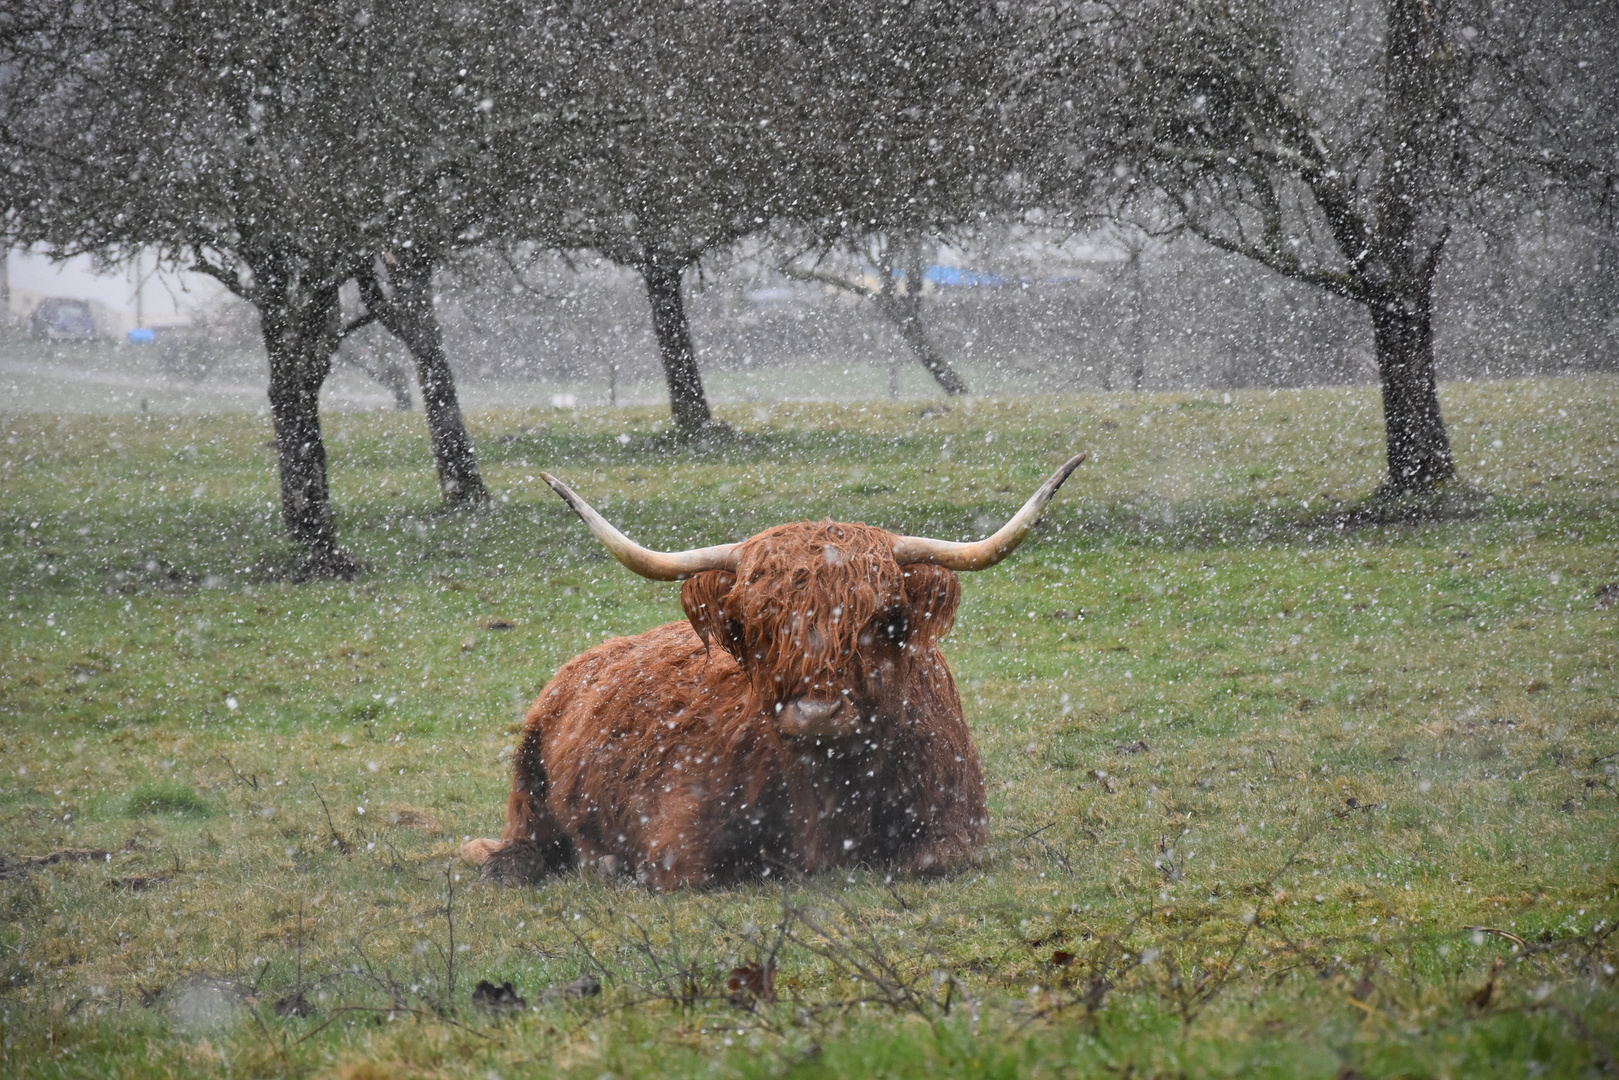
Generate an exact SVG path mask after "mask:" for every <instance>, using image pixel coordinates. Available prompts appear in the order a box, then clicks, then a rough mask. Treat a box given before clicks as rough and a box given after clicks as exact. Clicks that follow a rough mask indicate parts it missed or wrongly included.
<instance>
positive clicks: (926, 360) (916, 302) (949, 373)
mask: <svg viewBox="0 0 1619 1080" xmlns="http://www.w3.org/2000/svg"><path fill="white" fill-rule="evenodd" d="M898 246H899V247H900V248H901V255H902V257H903V259H904V263H905V266H904V269H905V291H904V292H903V293H901V292H899V291H898V290H896V289H895V288H894V259H893V255H892V250H891V249H887V250H885V251H884V254H885V255H886V256H888V257H887V258H885V259H884V260H883V266H882V271H881V272H882V275H883V280H882V287H881V289H880V290H879V291H878V292H877V293H876V294H875V295H874V296H873V297H872V299H873V300H875V301H876V303H877V307H878V309H879V310H880V311H881V312H882V313H883V314H884V315H886V316H887V317H888V320H889V321H890V322H892V323H893V324H894V327H895V329H897V330H898V331H899V336H900V339H901V340H902V341H904V342H905V346H906V348H908V349H910V350H911V352H913V353H915V354H916V359H917V360H918V361H920V362H921V364H922V366H923V367H924V368H926V369H927V372H928V374H929V375H932V376H933V377H934V378H935V379H936V380H938V383H939V385H940V386H941V387H943V389H944V392H945V393H946V394H949V395H951V396H952V397H953V396H955V395H957V394H965V393H966V392H967V384H966V383H965V382H962V380H961V376H960V375H957V374H956V371H955V369H954V368H952V367H951V366H950V365H949V364H948V363H947V362H946V361H945V359H944V357H942V356H940V355H939V353H938V351H937V350H935V349H934V347H933V343H932V342H931V341H929V340H928V335H927V330H926V329H924V327H923V326H922V270H923V268H922V243H921V241H920V240H916V239H914V238H906V239H904V240H901V241H899V242H898Z"/></svg>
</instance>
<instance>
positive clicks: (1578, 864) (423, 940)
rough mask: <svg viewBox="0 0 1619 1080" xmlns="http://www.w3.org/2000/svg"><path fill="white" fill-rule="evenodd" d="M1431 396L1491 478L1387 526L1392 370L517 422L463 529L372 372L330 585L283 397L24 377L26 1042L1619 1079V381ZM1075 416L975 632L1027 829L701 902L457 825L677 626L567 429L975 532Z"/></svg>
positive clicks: (997, 770) (721, 1070)
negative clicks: (125, 408)
mask: <svg viewBox="0 0 1619 1080" xmlns="http://www.w3.org/2000/svg"><path fill="white" fill-rule="evenodd" d="M1442 398H1443V403H1444V406H1445V409H1446V414H1447V418H1448V420H1449V422H1450V425H1451V434H1452V438H1453V441H1454V444H1455V447H1456V451H1457V456H1458V461H1459V465H1460V468H1461V472H1462V475H1463V477H1464V478H1465V481H1466V482H1467V483H1468V484H1470V485H1472V486H1473V487H1474V488H1476V489H1478V491H1480V492H1482V493H1484V495H1485V496H1486V497H1483V498H1479V499H1476V500H1474V501H1473V502H1474V504H1475V508H1474V510H1473V511H1472V512H1469V513H1458V514H1456V515H1454V516H1452V517H1450V518H1448V519H1446V520H1441V521H1437V522H1431V523H1428V524H1423V525H1374V526H1355V525H1348V526H1346V525H1345V519H1344V512H1345V511H1346V510H1349V509H1352V508H1353V507H1355V506H1356V505H1357V504H1359V503H1360V502H1361V501H1362V500H1364V499H1365V498H1366V497H1367V496H1368V495H1369V494H1370V493H1371V491H1372V490H1373V488H1374V487H1375V486H1376V484H1377V483H1378V481H1379V480H1380V479H1381V474H1382V467H1383V457H1382V453H1383V450H1382V441H1381V440H1382V425H1381V418H1380V409H1379V403H1378V399H1377V395H1376V392H1375V390H1374V389H1371V388H1351V389H1327V390H1311V391H1302V392H1280V393H1269V392H1263V391H1254V392H1242V393H1233V394H1230V395H1224V394H1221V393H1218V392H1213V393H1199V394H1153V395H1146V394H1143V395H1129V394H1116V395H1096V396H1070V397H1059V398H1040V399H1007V400H993V399H984V398H979V399H972V400H968V401H965V402H961V403H958V404H953V405H952V406H951V407H950V408H949V409H947V410H946V409H942V407H940V406H932V407H924V406H923V405H922V404H921V403H893V402H883V403H870V404H864V405H862V404H846V405H776V406H762V405H761V406H755V405H737V406H733V407H728V408H726V409H722V410H721V411H722V413H723V414H724V415H725V418H726V419H727V420H728V421H729V422H730V423H731V424H732V425H733V426H735V427H736V428H737V429H738V430H739V432H740V433H741V436H740V437H739V439H738V440H736V442H735V443H734V444H733V445H731V446H729V447H728V448H727V449H725V450H723V451H715V450H708V451H698V450H681V451H674V452H670V451H667V450H664V449H660V444H659V443H657V442H655V441H654V439H653V436H654V435H655V434H656V433H657V432H658V431H659V430H661V421H660V419H659V417H658V415H657V414H656V412H655V411H653V410H639V411H636V410H621V411H617V412H607V411H590V410H581V411H578V412H572V411H569V412H563V411H555V410H529V411H504V412H502V411H491V412H482V413H475V414H473V415H472V417H471V422H472V425H473V428H474V433H475V436H476V438H477V442H478V449H479V453H480V458H481V461H482V464H483V467H484V471H485V476H486V479H487V480H488V481H489V483H490V486H491V489H492V490H493V491H495V492H496V495H497V505H496V507H495V508H494V509H493V510H492V511H490V512H487V513H479V514H470V515H469V514H450V513H446V512H443V511H442V510H440V509H439V507H438V498H437V492H436V487H435V484H434V480H433V475H432V467H431V462H430V459H429V457H428V453H427V446H426V438H425V434H424V432H423V430H422V421H421V417H420V414H419V413H417V414H407V415H400V414H393V413H350V414H343V415H334V416H331V417H330V418H329V420H328V424H327V435H328V443H329V449H330V452H331V470H332V480H333V490H334V497H335V502H336V506H337V508H338V513H339V523H340V530H341V533H342V536H343V539H344V542H345V543H346V544H347V545H348V547H349V549H350V551H351V552H353V553H354V554H355V555H356V556H357V557H358V558H359V559H360V560H361V561H362V562H363V563H364V564H365V566H366V568H367V572H366V573H365V574H364V575H363V577H361V578H360V579H359V580H357V581H354V582H345V583H337V582H314V583H299V582H298V581H296V580H295V578H296V574H294V573H292V570H293V569H294V568H295V567H296V565H297V559H296V554H295V552H293V551H292V550H291V549H290V548H289V547H288V546H287V545H286V544H285V542H284V541H283V540H282V539H281V536H280V531H279V528H278V514H277V505H276V489H275V476H274V464H273V456H272V452H271V450H270V449H269V448H268V447H267V445H266V443H267V439H268V437H269V426H268V421H267V420H266V419H265V418H263V417H259V416H251V415H235V416H178V415H159V414H156V413H152V414H147V415H141V414H138V413H137V414H126V415H118V416H111V417H96V416H86V415H78V416H53V415H19V414H6V415H0V429H3V440H4V441H3V442H0V595H3V597H4V605H3V606H4V612H3V616H0V854H3V855H4V857H5V861H4V863H3V864H0V1072H4V1073H5V1074H6V1075H10V1076H17V1077H43V1076H84V1077H100V1076H113V1075H117V1076H130V1077H145V1076H153V1077H157V1076H163V1077H169V1076H220V1075H229V1076H238V1077H257V1076H300V1077H302V1076H336V1077H346V1078H350V1080H363V1078H380V1077H478V1078H483V1077H497V1076H504V1077H512V1076H551V1075H558V1076H570V1077H572V1076H578V1077H589V1078H598V1077H602V1076H607V1075H611V1076H615V1077H627V1076H644V1075H659V1076H662V1075H694V1076H715V1077H733V1076H734V1077H755V1076H790V1077H804V1078H809V1077H821V1076H829V1077H830V1076H847V1075H869V1076H894V1077H902V1076H903V1077H929V1078H935V1077H943V1076H979V1075H993V1076H1004V1077H1023V1076H1031V1077H1032V1076H1070V1075H1072V1076H1091V1075H1118V1076H1132V1077H1143V1076H1165V1077H1168V1076H1174V1077H1182V1076H1186V1077H1220V1076H1275V1077H1322V1078H1341V1080H1347V1078H1350V1077H1381V1076H1433V1077H1440V1076H1448V1077H1456V1078H1461V1077H1493V1076H1501V1077H1509V1076H1510V1077H1523V1076H1586V1075H1592V1074H1596V1073H1599V1072H1601V1071H1604V1070H1609V1071H1611V1070H1612V1069H1614V1068H1615V1067H1619V1063H1616V1060H1615V1057H1616V1054H1619V983H1616V976H1615V965H1616V964H1619V937H1615V936H1611V935H1612V934H1613V930H1614V927H1615V925H1616V923H1619V861H1616V859H1615V854H1614V846H1615V840H1616V839H1619V792H1616V786H1615V785H1616V772H1619V678H1616V673H1615V646H1616V641H1615V620H1616V618H1619V587H1614V586H1615V583H1616V582H1619V545H1616V541H1619V503H1616V497H1619V379H1615V378H1611V377H1598V378H1588V379H1581V380H1536V381H1521V382H1498V383H1484V384H1471V385H1462V384H1453V385H1447V386H1445V387H1443V389H1442ZM1079 449H1084V450H1088V451H1090V453H1091V455H1092V457H1091V460H1090V461H1089V462H1087V463H1086V464H1085V465H1083V466H1082V467H1081V468H1080V470H1079V471H1078V472H1077V473H1076V474H1075V475H1074V477H1073V478H1072V479H1071V480H1070V481H1069V483H1068V485H1067V486H1066V487H1065V488H1064V490H1063V491H1062V493H1061V494H1060V495H1059V496H1058V498H1057V501H1056V502H1055V503H1054V504H1053V506H1052V508H1051V510H1050V511H1049V513H1048V514H1047V517H1046V520H1045V522H1044V523H1043V524H1042V526H1041V527H1040V528H1039V530H1038V531H1037V533H1036V534H1035V535H1034V536H1033V537H1031V539H1030V540H1029V541H1028V542H1027V543H1026V544H1025V545H1024V547H1023V548H1022V549H1021V550H1019V552H1018V553H1017V554H1016V555H1014V556H1013V557H1012V558H1011V559H1009V560H1008V561H1007V562H1005V563H1003V564H1002V565H1001V566H999V567H996V568H994V569H992V570H989V571H985V572H981V573H977V574H972V575H967V576H965V577H964V579H963V591H964V600H963V603H962V608H961V612H960V614H959V617H958V621H957V625H956V630H955V633H954V634H953V636H952V637H951V638H950V639H949V640H948V641H947V643H946V653H947V655H948V657H949V659H950V662H951V665H952V668H953V670H954V671H955V673H956V677H957V681H958V685H959V687H960V690H961V694H962V698H963V702H964V704H965V707H966V711H967V716H968V720H969V722H970V724H971V726H972V729H973V733H974V737H975V739H976V740H977V742H978V745H979V747H980V750H981V751H982V754H983V758H984V766H985V771H986V774H987V777H988V780H989V784H990V813H991V829H992V833H993V841H992V843H991V845H990V848H989V850H988V851H987V853H986V855H985V857H984V859H983V861H982V863H981V865H978V866H975V867H971V868H968V869H965V870H962V871H960V872H957V873H954V874H952V875H950V876H947V877H940V878H924V879H906V878H896V879H893V880H889V879H888V878H887V877H886V876H885V875H884V874H883V873H882V872H881V871H880V870H877V869H873V870H861V871H855V872H847V873H838V874H832V875H827V876H823V877H820V878H816V879H812V880H807V881H796V882H789V883H785V884H783V883H779V882H772V881H761V882H759V883H757V884H754V885H749V886H745V887H739V888H733V889H725V890H716V891H709V892H682V893H677V894H673V895H667V896H665V895H656V894H653V893H649V892H648V891H646V890H645V889H644V888H642V887H640V886H637V885H635V884H634V883H633V882H629V881H624V880H604V879H602V878H599V877H597V876H594V875H590V874H570V875H566V876H561V877H558V878H556V879H553V880H552V881H550V882H548V883H546V884H544V885H542V886H540V887H532V888H530V887H521V888H519V887H504V886H493V885H485V884H482V883H480V882H479V881H478V880H477V877H476V874H474V873H470V872H466V868H465V867H463V866H461V865H460V864H459V863H457V862H456V861H455V860H454V853H455V850H456V848H457V846H458V845H459V844H460V842H461V841H462V839H463V838H464V837H467V836H475V835H485V836H490V835H498V833H497V830H498V829H499V827H500V823H501V818H502V813H503V803H504V797H505V791H506V787H507V783H508V768H509V755H510V752H511V749H512V745H513V740H514V734H515V732H516V730H517V727H516V725H517V723H518V721H519V719H520V717H521V715H522V712H523V711H524V709H525V708H526V706H527V704H528V702H529V701H531V700H532V698H533V697H534V696H535V694H536V693H537V692H538V691H539V690H540V689H541V687H542V686H543V685H544V683H545V680H546V679H547V678H548V677H549V676H550V674H551V673H552V672H553V671H554V670H555V669H556V667H557V666H558V665H560V664H561V663H562V662H563V661H565V660H566V659H567V658H569V657H570V656H572V655H574V654H575V653H577V652H579V651H581V650H583V649H585V648H587V647H589V646H591V645H592V644H594V643H597V642H599V641H601V640H603V639H604V638H606V637H610V636H614V635H619V634H628V633H635V632H639V631H641V630H644V629H647V628H649V627H652V626H654V625H657V624H659V623H662V622H666V621H669V620H671V619H675V618H679V617H680V608H679V603H678V589H677V587H676V586H674V585H670V584H655V583H652V582H647V581H643V580H641V579H639V578H636V577H634V576H633V575H631V574H629V573H628V572H627V571H624V570H622V569H621V568H619V567H618V566H617V565H616V564H615V563H612V562H610V561H609V560H608V559H607V557H606V555H605V554H604V553H603V552H602V551H601V550H600V549H599V548H597V547H596V546H595V544H594V542H593V541H592V540H591V539H590V538H589V536H588V534H586V533H585V531H584V530H583V528H582V527H581V526H580V525H579V524H578V522H577V521H576V519H574V518H573V516H572V514H571V513H570V512H568V511H567V509H566V508H565V507H564V506H563V505H562V503H561V502H560V501H559V500H558V499H557V498H556V497H555V496H554V495H553V494H552V493H551V492H550V491H549V489H547V488H546V487H545V485H544V483H543V482H541V481H540V479H539V477H538V473H539V471H540V470H541V469H546V470H549V471H554V472H556V473H557V474H559V475H561V476H562V477H564V478H565V479H567V480H568V481H569V482H570V483H572V484H573V486H574V487H575V488H576V489H577V490H578V491H579V492H580V493H581V494H582V495H583V496H584V497H585V498H587V499H589V500H591V501H592V502H593V503H594V505H596V507H597V508H598V509H600V510H602V511H603V513H605V514H606V515H607V516H608V517H610V518H611V519H613V520H614V521H615V522H616V523H617V524H618V525H619V526H620V527H621V528H623V529H624V531H625V532H626V533H628V534H629V535H631V536H633V537H635V538H636V539H638V540H641V541H642V542H644V543H647V544H649V545H651V546H654V547H665V548H669V547H687V546H695V545H699V544H707V543H717V542H721V541H727V540H735V539H740V538H741V537H744V536H746V535H749V534H751V533H753V532H756V531H758V530H760V529H762V528H764V527H766V526H768V525H771V524H774V523H776V522H779V521H784V520H794V519H802V518H819V517H822V516H830V517H832V518H836V519H843V520H857V521H867V522H870V523H873V524H879V525H883V526H885V527H889V528H893V529H895V530H897V531H903V532H912V533H927V534H931V535H935V536H941V537H946V538H963V537H968V536H977V535H981V534H982V533H983V532H984V531H985V530H987V529H990V528H993V527H995V526H996V525H998V524H999V523H1000V521H1002V520H1003V519H1004V518H1005V517H1006V516H1007V515H1009V514H1010V513H1011V512H1012V511H1013V510H1014V509H1015V508H1016V507H1017V506H1018V505H1019V504H1020V503H1021V502H1022V501H1023V499H1024V498H1026V497H1027V495H1028V494H1029V492H1030V491H1032V490H1033V489H1034V487H1035V486H1036V485H1037V484H1038V483H1039V482H1040V481H1041V480H1042V479H1043V478H1044V477H1045V476H1046V475H1047V474H1048V473H1049V471H1050V470H1051V469H1052V468H1054V467H1055V466H1056V465H1057V464H1059V463H1060V462H1061V461H1062V460H1063V459H1064V458H1065V457H1066V456H1067V455H1068V454H1069V453H1070V452H1072V451H1075V450H1079ZM1461 502H1462V501H1458V505H1460V504H1461ZM1604 589H1607V591H1604ZM587 977H588V978H587ZM484 980H487V981H488V982H489V983H491V984H495V985H499V984H504V983H507V982H510V983H511V984H512V988H513V991H514V993H515V994H516V995H518V996H520V997H521V998H523V999H524V1002H523V1003H522V1004H521V1005H520V1006H519V1005H517V1003H515V1002H508V1003H507V1004H506V1006H505V1007H503V1006H502V1004H501V1003H500V1002H495V1003H493V1004H490V1003H488V1002H487V1001H485V1000H484V999H485V998H486V997H487V996H488V995H487V994H483V993H476V988H477V987H478V984H479V983H480V982H481V981H484ZM592 981H593V982H592ZM592 985H599V986H600V988H601V989H600V992H599V993H585V992H581V991H583V990H589V989H590V987H591V986H592ZM475 998H476V1000H475Z"/></svg>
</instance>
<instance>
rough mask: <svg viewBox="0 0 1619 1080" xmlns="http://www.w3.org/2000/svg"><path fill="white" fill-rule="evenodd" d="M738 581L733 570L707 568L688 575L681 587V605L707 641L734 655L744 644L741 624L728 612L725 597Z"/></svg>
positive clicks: (693, 627) (692, 625)
mask: <svg viewBox="0 0 1619 1080" xmlns="http://www.w3.org/2000/svg"><path fill="white" fill-rule="evenodd" d="M735 584H736V575H735V574H733V573H731V572H730V571H729V570H706V571H704V572H703V573H701V574H694V575H692V576H691V577H689V578H687V579H686V583H685V584H684V585H682V586H681V587H680V606H681V607H683V608H685V609H686V618H688V619H690V620H691V628H692V629H693V630H695V631H697V636H698V637H700V638H702V639H703V644H704V645H718V646H720V647H721V648H723V649H724V650H725V651H726V652H728V653H730V654H732V655H733V656H735V655H737V653H738V651H739V650H740V649H741V647H742V643H741V641H740V640H738V636H739V635H738V631H739V629H740V628H739V627H738V626H737V625H736V622H735V620H734V619H732V618H731V617H730V615H729V614H727V612H726V609H725V598H726V596H727V595H729V594H730V592H731V586H732V585H735Z"/></svg>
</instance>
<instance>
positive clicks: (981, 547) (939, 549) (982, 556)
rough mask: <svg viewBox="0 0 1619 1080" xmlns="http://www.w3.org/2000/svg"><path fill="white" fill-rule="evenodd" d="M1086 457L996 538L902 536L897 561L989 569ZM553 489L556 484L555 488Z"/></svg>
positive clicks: (1074, 461)
mask: <svg viewBox="0 0 1619 1080" xmlns="http://www.w3.org/2000/svg"><path fill="white" fill-rule="evenodd" d="M1084 460H1085V455H1084V454H1076V455H1075V456H1074V457H1071V458H1069V459H1068V463H1067V464H1066V465H1064V466H1063V467H1062V468H1060V469H1058V470H1057V471H1056V472H1054V473H1052V474H1051V478H1050V479H1049V480H1047V481H1046V482H1045V483H1043V484H1041V485H1040V490H1039V491H1036V492H1035V493H1034V494H1033V495H1032V496H1030V497H1029V501H1028V502H1026V503H1024V504H1023V509H1021V510H1019V511H1018V512H1017V513H1016V514H1014V515H1012V520H1011V521H1008V522H1007V523H1006V524H1005V525H1003V526H1001V529H1000V531H999V532H997V533H996V534H995V535H994V536H987V537H985V538H984V539H982V540H979V541H977V542H976V543H970V544H957V543H952V542H951V541H949V540H930V539H928V538H927V537H925V536H901V537H897V538H896V539H895V540H894V561H895V562H897V563H900V564H901V565H904V564H905V563H933V564H934V565H935V566H943V567H945V568H947V569H950V570H987V569H988V568H989V567H991V566H994V565H995V564H996V563H998V562H1000V561H1001V560H1002V559H1004V558H1006V557H1007V556H1008V555H1010V554H1012V552H1013V551H1015V550H1016V549H1017V546H1018V545H1019V544H1021V543H1023V538H1024V537H1025V536H1028V535H1029V530H1030V529H1032V528H1034V523H1035V522H1037V521H1039V520H1040V515H1041V514H1042V513H1044V512H1045V509H1046V504H1047V503H1049V502H1050V501H1051V497H1052V496H1053V495H1055V494H1057V489H1058V488H1060V487H1062V482H1063V481H1064V480H1066V479H1068V474H1069V473H1071V472H1073V471H1074V470H1075V469H1077V468H1079V463H1080V462H1082V461H1084ZM553 486H554V485H553Z"/></svg>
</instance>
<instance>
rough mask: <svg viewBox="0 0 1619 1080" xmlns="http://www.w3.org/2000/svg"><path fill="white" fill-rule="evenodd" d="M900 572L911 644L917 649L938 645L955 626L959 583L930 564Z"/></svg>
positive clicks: (952, 575) (913, 566)
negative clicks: (908, 619) (924, 644)
mask: <svg viewBox="0 0 1619 1080" xmlns="http://www.w3.org/2000/svg"><path fill="white" fill-rule="evenodd" d="M903 570H904V574H905V602H906V604H907V605H909V607H910V609H911V620H910V621H911V625H910V633H911V641H912V642H913V643H915V644H917V645H921V644H923V643H924V642H933V641H937V640H939V639H940V638H942V637H944V636H945V635H946V634H948V633H949V632H950V627H951V626H953V625H955V621H956V607H957V606H958V605H959V604H960V603H961V581H960V580H959V579H958V578H957V577H956V575H955V572H954V571H952V570H946V569H945V568H944V567H942V566H933V565H932V564H930V563H912V564H910V565H909V566H906V567H904V568H903Z"/></svg>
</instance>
